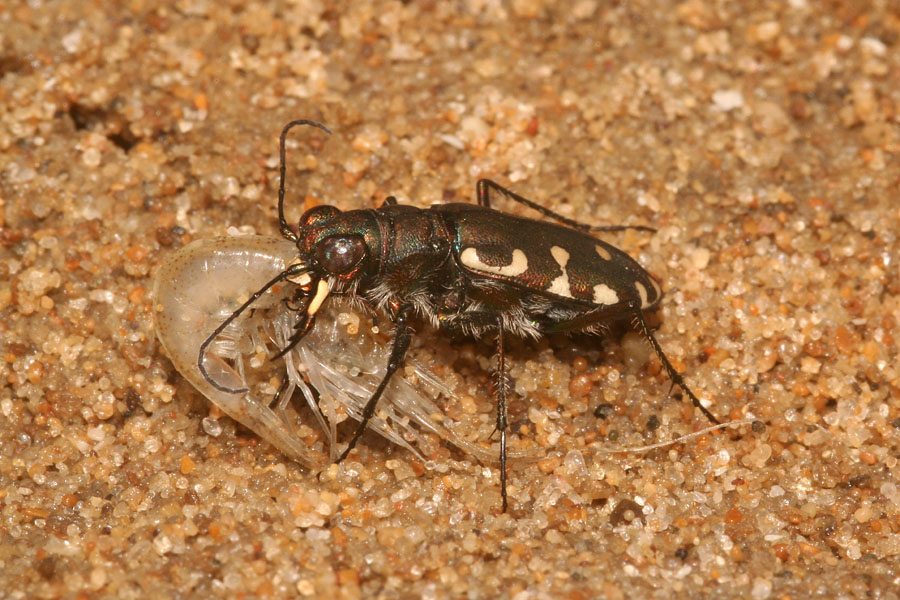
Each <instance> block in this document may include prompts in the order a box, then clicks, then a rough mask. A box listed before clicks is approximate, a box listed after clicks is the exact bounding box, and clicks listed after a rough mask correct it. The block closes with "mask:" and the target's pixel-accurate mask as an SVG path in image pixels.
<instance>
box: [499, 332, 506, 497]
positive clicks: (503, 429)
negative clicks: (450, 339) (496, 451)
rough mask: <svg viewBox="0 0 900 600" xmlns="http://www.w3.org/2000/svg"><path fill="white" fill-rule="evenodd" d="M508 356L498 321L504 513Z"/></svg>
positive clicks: (501, 467)
mask: <svg viewBox="0 0 900 600" xmlns="http://www.w3.org/2000/svg"><path fill="white" fill-rule="evenodd" d="M507 384H508V381H507V379H506V355H505V354H504V351H503V324H502V322H501V321H500V320H499V319H498V320H497V431H499V432H500V497H501V498H502V499H503V512H506V508H507V506H508V502H507V497H506V426H507V422H506V390H507Z"/></svg>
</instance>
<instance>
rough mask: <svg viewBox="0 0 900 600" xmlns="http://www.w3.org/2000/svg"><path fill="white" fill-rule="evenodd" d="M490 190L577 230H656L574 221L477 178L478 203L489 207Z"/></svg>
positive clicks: (653, 231)
mask: <svg viewBox="0 0 900 600" xmlns="http://www.w3.org/2000/svg"><path fill="white" fill-rule="evenodd" d="M491 190H494V191H495V192H497V193H499V194H502V195H503V196H506V197H507V198H509V199H510V200H513V201H514V202H518V203H519V204H522V205H524V206H527V207H528V208H530V209H532V210H536V211H537V212H539V213H541V214H542V215H544V216H546V217H550V218H551V219H553V220H554V221H559V222H560V223H563V224H565V225H568V226H569V227H571V228H573V229H578V230H579V231H586V232H590V231H624V230H626V229H636V230H638V231H649V232H650V233H656V230H655V229H653V228H652V227H647V226H645V225H588V224H587V223H582V222H581V221H576V220H575V219H570V218H569V217H564V216H562V215H561V214H559V213H558V212H555V211H552V210H550V209H549V208H547V207H545V206H541V205H540V204H538V203H537V202H533V201H532V200H529V199H528V198H524V197H522V196H520V195H519V194H517V193H515V192H514V191H512V190H510V189H507V188H505V187H503V186H502V185H500V184H499V183H497V182H496V181H492V180H490V179H479V180H478V183H477V184H475V193H476V195H477V196H478V204H480V205H481V206H484V207H485V208H490V207H491V197H490V196H491V194H490V192H491Z"/></svg>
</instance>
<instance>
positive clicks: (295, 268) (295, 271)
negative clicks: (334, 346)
mask: <svg viewBox="0 0 900 600" xmlns="http://www.w3.org/2000/svg"><path fill="white" fill-rule="evenodd" d="M282 139H284V138H282ZM306 268H307V266H306V265H304V264H299V263H298V264H293V265H291V266H290V267H288V268H287V269H285V270H284V271H282V272H281V273H279V274H278V275H276V276H275V277H273V278H272V279H271V280H269V282H268V283H266V285H264V286H262V287H261V288H259V289H258V290H257V291H256V292H254V293H253V295H252V296H250V298H249V299H248V300H247V301H246V302H244V303H243V304H241V305H240V306H239V307H238V309H237V310H236V311H234V312H233V313H231V316H229V317H228V318H227V319H225V320H224V321H223V322H222V323H221V324H220V325H219V326H218V327H216V330H215V331H213V332H212V333H211V334H209V337H208V338H206V339H205V340H204V341H203V343H202V344H200V352H199V354H197V368H199V369H200V374H201V375H203V379H205V380H206V381H208V382H209V384H210V385H211V386H213V387H214V388H216V389H217V390H219V391H220V392H225V393H226V394H243V393H244V392H247V391H249V388H230V387H226V386H224V385H222V384H220V383H219V382H217V381H216V380H214V379H213V378H212V376H211V375H210V374H209V371H207V370H206V367H205V366H204V365H203V359H204V358H205V357H206V351H207V350H208V349H209V346H210V345H211V344H212V343H213V341H215V339H216V338H217V337H219V334H221V333H222V332H223V331H225V328H226V327H228V326H229V325H230V324H231V322H232V321H234V320H235V319H237V318H238V317H239V316H241V313H243V312H244V311H245V310H247V307H249V306H250V305H251V304H253V303H254V302H256V301H257V300H259V298H260V296H262V295H263V294H265V293H266V292H267V291H268V290H269V288H271V287H272V286H273V285H275V284H276V283H278V282H279V281H284V280H285V279H288V278H289V277H293V276H294V275H299V274H301V273H303V272H305V271H306Z"/></svg>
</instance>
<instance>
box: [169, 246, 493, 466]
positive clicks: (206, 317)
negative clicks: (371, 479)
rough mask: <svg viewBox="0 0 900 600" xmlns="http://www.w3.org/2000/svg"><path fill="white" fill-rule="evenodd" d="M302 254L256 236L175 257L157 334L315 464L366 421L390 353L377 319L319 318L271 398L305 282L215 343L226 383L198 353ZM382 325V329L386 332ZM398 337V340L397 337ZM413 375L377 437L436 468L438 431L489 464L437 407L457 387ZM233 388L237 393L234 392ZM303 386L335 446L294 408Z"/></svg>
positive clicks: (258, 305)
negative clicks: (349, 426)
mask: <svg viewBox="0 0 900 600" xmlns="http://www.w3.org/2000/svg"><path fill="white" fill-rule="evenodd" d="M296 255H297V248H296V246H295V245H294V244H292V243H290V242H288V241H286V240H283V239H280V238H266V237H262V236H255V235H242V236H231V237H218V238H211V239H205V240H197V241H195V242H192V243H191V244H189V245H187V246H185V247H184V248H182V249H180V250H178V251H176V252H174V253H173V254H171V255H170V256H168V257H167V259H166V260H165V262H164V263H163V265H162V266H161V267H160V269H159V271H158V272H157V275H156V281H155V285H154V298H155V306H156V310H155V320H156V330H157V335H158V337H159V339H160V341H161V343H162V345H163V347H164V348H165V349H166V353H167V354H168V355H169V357H170V358H171V360H172V362H173V364H174V365H175V367H176V369H177V370H178V371H179V372H180V373H181V374H182V375H183V376H184V377H185V378H186V379H187V380H188V381H189V382H190V383H191V384H193V385H194V386H195V387H196V388H197V389H198V390H199V391H200V392H201V393H203V394H204V395H205V396H206V397H207V398H208V399H209V400H211V401H212V402H213V403H214V404H216V405H217V406H218V407H219V408H221V409H222V411H223V412H225V413H226V414H228V415H229V416H231V417H232V418H233V419H235V420H236V421H238V422H240V423H242V424H243V425H245V426H246V427H248V428H249V429H251V430H252V431H254V432H255V433H256V434H257V435H259V436H260V437H261V438H262V439H264V440H266V441H268V442H270V443H272V444H273V445H274V446H276V447H277V448H278V449H279V450H281V451H282V452H284V453H285V455H287V456H289V457H290V458H292V459H294V460H296V461H298V462H299V463H301V464H303V465H304V466H307V467H312V468H320V467H322V466H324V465H325V464H327V458H326V456H325V452H326V451H327V452H328V455H329V456H330V457H331V460H334V458H336V456H337V454H336V448H335V446H334V440H335V429H336V426H337V424H338V423H339V422H341V421H342V420H343V419H345V418H347V417H348V416H349V417H351V418H354V419H357V420H358V419H360V418H361V413H362V411H363V408H364V407H365V405H366V402H367V401H368V400H369V398H370V397H371V395H372V394H373V393H374V391H375V389H376V387H377V386H378V384H379V382H380V381H381V379H382V377H383V372H384V369H385V364H386V362H387V356H388V354H389V352H390V350H389V347H388V346H387V345H386V344H385V343H384V342H383V339H381V338H383V337H384V335H383V333H379V334H376V333H375V332H374V331H373V329H375V330H376V331H377V328H373V327H372V326H371V320H370V319H369V315H367V314H360V312H359V311H358V310H354V309H353V307H351V306H349V305H348V304H347V303H346V302H340V301H338V302H333V303H329V305H328V306H326V307H324V308H323V309H322V310H321V311H319V313H318V320H317V325H316V328H315V329H314V330H312V331H310V332H309V334H308V335H307V336H306V337H305V338H304V339H303V341H302V343H299V344H297V345H296V346H295V347H294V348H293V349H292V351H290V352H288V353H286V354H285V355H284V359H283V363H284V371H283V374H281V375H282V381H283V382H284V388H283V389H282V390H281V393H280V394H279V398H278V401H277V402H273V401H272V396H273V394H274V393H275V390H276V389H278V381H279V377H278V376H277V375H279V374H277V373H276V371H275V369H274V367H273V363H272V362H270V361H269V360H267V356H269V355H272V354H275V353H276V352H278V351H279V350H280V349H281V348H283V347H285V346H286V345H287V343H288V339H289V338H290V336H291V335H292V334H293V333H294V331H295V329H294V328H295V326H296V325H297V323H298V322H299V320H300V318H301V315H300V314H299V313H298V311H296V310H292V309H291V307H290V306H289V304H288V303H289V301H290V300H291V299H292V298H293V296H294V292H295V289H294V288H295V286H294V284H291V283H288V282H286V283H285V284H284V285H283V286H281V287H276V288H273V289H272V290H270V293H268V294H265V295H263V296H261V297H260V298H259V299H258V300H257V301H256V302H255V303H254V308H253V310H252V311H248V312H247V313H246V314H245V315H243V316H242V317H241V318H238V319H234V320H232V321H231V322H230V323H229V325H228V327H226V328H225V329H224V330H222V332H221V333H220V334H219V335H218V336H217V337H216V339H215V341H214V342H213V343H212V344H211V345H210V346H209V349H208V352H207V353H206V357H205V360H204V365H205V369H206V371H207V373H208V374H209V376H210V377H212V378H215V380H216V382H217V383H218V384H219V385H218V386H215V385H212V384H211V383H210V381H209V380H208V379H207V378H206V377H204V375H203V374H202V373H201V371H200V369H199V367H198V363H197V355H198V352H199V351H200V347H201V345H202V344H203V342H204V341H205V340H206V339H207V338H209V336H210V333H211V332H212V331H213V330H214V329H215V328H216V327H217V326H218V325H219V324H221V323H222V322H223V321H224V320H225V319H227V318H228V316H229V315H231V314H232V313H233V312H234V311H235V309H236V308H237V307H238V306H240V304H241V303H242V302H244V301H246V299H247V298H249V297H250V296H251V295H252V294H253V292H255V291H256V290H257V289H258V288H259V287H260V286H261V285H262V284H263V283H265V282H266V281H268V280H270V279H271V278H272V277H273V276H275V275H277V274H278V273H280V272H282V271H283V270H285V268H287V266H288V265H290V264H291V262H292V261H293V260H294V258H295V257H296ZM385 325H388V324H387V323H383V324H382V328H381V329H388V331H387V333H390V330H389V328H386V327H385ZM388 339H389V338H388ZM405 371H407V372H408V375H409V377H407V378H401V377H398V378H395V379H393V380H392V381H391V384H390V386H389V388H388V390H387V392H386V395H385V399H384V400H385V401H384V402H383V403H382V404H381V405H380V406H379V410H378V412H377V414H376V415H375V416H374V417H373V419H372V420H371V423H370V426H371V429H373V430H374V431H376V432H377V433H379V434H380V435H382V436H384V437H385V438H387V439H389V440H390V441H392V442H393V443H395V444H398V445H400V446H403V447H405V448H407V449H408V450H410V451H411V452H412V453H413V454H415V455H417V456H418V457H419V458H420V459H422V460H423V461H425V458H424V457H423V456H422V455H421V453H420V451H419V448H420V447H421V446H423V444H424V438H423V436H424V435H425V434H426V433H433V434H436V435H438V436H439V437H440V438H442V439H444V440H447V441H449V442H450V443H452V444H454V445H456V446H458V447H460V448H461V449H462V450H464V451H466V452H469V453H470V454H473V455H475V456H476V457H478V458H479V459H481V460H489V459H490V457H491V453H490V452H489V451H488V450H487V449H485V448H484V447H483V446H482V445H480V444H477V443H474V442H472V441H469V440H468V439H466V438H464V437H462V436H461V435H458V434H457V429H461V428H460V427H459V426H458V425H457V424H456V423H454V422H453V421H452V420H451V419H448V418H446V417H443V416H442V415H441V411H440V408H439V407H438V406H437V404H436V402H437V401H441V402H456V401H457V399H456V397H455V394H454V391H453V390H452V389H451V387H450V386H449V385H447V384H445V383H444V382H443V381H442V380H441V379H440V378H439V377H437V376H436V375H435V374H434V373H433V372H432V371H431V370H429V369H428V368H426V367H425V366H424V365H422V364H421V363H418V362H417V361H414V360H410V361H408V364H407V365H406V368H405ZM226 386H227V387H229V388H231V389H234V390H239V391H236V392H232V391H228V390H223V389H222V388H223V387H226ZM295 389H299V391H300V392H301V393H302V395H303V396H304V397H305V399H306V402H307V405H308V407H309V409H308V411H304V412H303V415H302V416H306V417H307V419H306V421H309V418H308V416H309V414H312V415H313V418H314V419H315V421H316V425H318V426H319V427H320V428H321V430H322V431H323V432H324V437H325V441H326V442H327V444H328V447H327V448H323V447H322V444H317V445H313V446H312V447H310V446H309V445H308V443H307V441H305V440H309V439H315V438H316V437H318V436H315V435H310V434H311V433H313V431H312V430H310V429H309V427H310V426H311V425H312V423H307V422H306V421H304V420H303V419H302V418H301V415H300V414H298V412H297V411H296V410H295V409H294V406H293V404H292V403H291V402H290V399H291V397H292V396H293V395H294V391H295Z"/></svg>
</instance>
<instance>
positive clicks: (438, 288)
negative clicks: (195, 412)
mask: <svg viewBox="0 0 900 600" xmlns="http://www.w3.org/2000/svg"><path fill="white" fill-rule="evenodd" d="M297 125H307V126H311V127H315V128H318V129H319V130H321V131H324V132H326V133H330V131H329V130H328V129H327V128H326V127H325V126H324V125H321V124H319V123H316V122H313V121H307V120H300V121H293V122H291V123H288V124H287V125H286V126H285V128H284V129H283V131H282V132H281V145H280V151H281V183H280V186H279V190H278V218H279V223H280V225H281V234H282V236H284V237H285V239H287V240H289V241H290V242H292V243H293V244H294V245H295V246H296V254H295V257H294V259H293V261H292V262H291V264H290V265H288V266H286V267H285V269H284V270H283V271H281V272H280V273H279V274H278V275H276V276H275V277H273V278H272V279H270V280H269V281H268V282H267V283H265V285H263V286H261V287H260V289H259V290H258V291H257V292H256V293H254V294H253V295H252V296H251V297H250V298H249V299H248V300H247V301H246V302H245V303H244V304H243V305H242V306H241V307H240V308H238V309H237V310H236V311H235V312H234V313H233V314H232V315H231V316H230V317H228V318H227V319H226V320H225V321H223V322H222V324H221V325H220V326H219V327H218V328H217V329H216V331H214V332H213V333H212V334H211V335H210V336H209V338H207V339H206V341H205V342H204V343H203V344H202V346H201V348H200V351H199V353H198V357H197V364H198V369H199V371H200V372H201V373H202V374H203V377H204V378H205V379H206V381H207V383H208V384H210V385H211V386H213V387H215V388H216V389H218V390H220V391H222V392H225V393H231V394H236V393H240V392H242V391H244V390H243V389H242V388H239V387H237V386H236V385H235V384H234V383H233V382H232V381H230V380H228V379H224V378H221V377H220V376H219V375H218V374H217V371H216V370H215V368H214V364H211V362H210V359H209V358H208V357H207V350H208V349H209V348H210V347H211V346H212V345H213V343H214V342H215V340H216V339H217V338H218V336H219V334H220V333H222V332H223V331H224V330H225V329H226V328H227V327H228V326H229V324H230V323H231V322H232V321H233V320H234V319H235V318H237V317H238V316H239V315H241V313H243V312H244V311H245V310H246V309H247V308H248V307H251V306H252V305H254V303H255V302H257V300H259V298H261V297H262V296H263V295H264V294H265V292H266V291H267V290H268V289H270V288H272V287H273V286H277V285H278V284H280V283H281V282H283V281H289V282H292V283H294V284H295V286H296V288H295V290H296V292H295V295H294V298H292V304H293V306H294V307H295V308H296V310H297V312H298V314H299V319H298V321H297V323H296V325H295V327H294V331H293V333H292V334H291V336H290V338H289V339H288V341H287V344H286V345H285V346H284V348H283V349H282V351H281V354H284V353H285V352H288V351H290V349H291V348H293V347H294V345H296V344H297V343H298V342H300V340H302V339H303V338H304V336H306V335H307V334H308V333H309V332H310V331H311V330H312V328H313V326H314V323H315V321H316V318H317V316H318V314H319V311H320V309H321V308H322V306H323V304H324V303H325V301H326V299H327V298H328V297H329V296H331V295H338V296H344V297H349V298H352V299H357V300H359V301H360V302H362V303H363V304H365V305H369V306H373V307H376V308H378V309H380V310H383V311H385V312H386V313H387V314H388V315H389V316H390V319H391V320H392V321H393V323H394V326H395V329H394V338H393V342H392V346H391V351H390V355H389V358H388V362H387V370H386V372H385V374H384V377H383V379H382V380H381V382H380V384H379V385H378V387H377V388H376V389H375V391H374V393H373V394H372V396H371V397H370V398H369V400H368V401H367V402H366V405H365V407H364V408H363V411H362V414H361V420H360V422H359V425H358V427H357V428H356V432H355V433H354V435H353V437H352V438H351V439H350V442H349V444H348V445H347V448H346V449H345V450H344V451H343V453H342V454H341V455H340V457H339V459H338V460H343V459H344V458H346V457H347V455H348V454H349V453H350V451H351V450H352V449H353V448H354V446H355V445H356V443H357V442H358V440H359V438H360V436H361V435H362V433H363V432H364V431H365V429H366V426H367V424H368V423H369V421H370V420H371V418H372V416H373V415H374V414H375V410H376V406H377V405H378V401H379V399H380V398H381V396H382V394H383V393H384V390H385V387H386V386H387V385H388V383H389V382H390V381H391V378H392V376H393V375H394V373H396V372H397V370H398V369H399V368H400V367H401V365H402V364H403V362H404V358H405V356H406V353H407V350H408V349H409V345H410V340H411V337H412V329H411V322H412V321H413V320H414V319H416V318H420V319H424V320H426V321H429V322H430V323H431V324H432V325H434V326H435V327H438V328H440V329H442V330H444V331H446V332H450V333H460V334H465V335H469V336H474V337H479V336H482V335H485V334H493V335H494V336H496V344H497V370H496V373H497V386H496V390H497V391H496V396H497V414H496V429H497V431H498V432H499V437H500V473H501V496H502V501H503V509H504V510H506V508H507V504H508V500H507V489H506V487H507V485H506V484H507V477H506V472H507V469H506V467H507V465H506V456H507V416H506V402H507V394H508V383H507V377H506V364H505V352H504V340H505V338H506V336H508V335H514V336H518V337H524V338H540V337H542V336H545V335H547V334H551V333H567V332H589V333H590V332H597V331H598V330H599V329H602V328H603V326H604V325H606V324H608V323H609V322H610V321H614V320H619V319H630V320H631V321H633V322H634V323H635V325H636V326H637V327H638V329H639V330H640V331H641V333H642V334H643V335H644V336H645V337H646V338H647V340H648V341H649V342H650V344H651V346H652V347H653V349H654V351H655V352H656V354H657V356H658V357H659V360H660V362H661V363H662V366H663V368H664V369H665V370H666V373H667V374H668V376H669V378H670V379H671V381H672V383H673V386H674V385H678V386H679V387H680V388H681V389H682V390H684V392H685V393H686V394H687V396H688V397H689V398H690V399H691V402H692V403H693V404H694V406H696V407H697V408H699V409H700V410H701V411H702V412H703V414H705V415H706V416H707V418H709V419H710V420H712V421H714V422H717V421H716V420H715V418H714V417H713V416H712V414H711V413H710V412H709V411H708V410H707V409H706V408H705V407H704V406H703V405H702V404H701V403H700V400H699V399H698V398H697V397H696V396H695V395H694V393H693V392H692V391H691V390H690V389H689V388H688V386H687V385H686V384H685V382H684V380H683V379H682V377H681V375H679V374H678V373H677V372H676V371H675V369H674V368H673V367H672V364H671V363H670V362H669V359H668V358H667V357H666V355H665V353H664V352H663V350H662V348H661V347H660V345H659V343H658V342H657V341H656V338H655V337H654V336H653V334H652V333H651V331H650V328H649V327H648V326H647V323H646V321H645V319H644V312H645V311H648V310H652V309H654V308H656V307H657V306H658V305H659V302H660V299H661V298H662V290H661V289H660V286H659V284H658V283H657V282H656V280H655V279H654V278H653V277H652V276H651V275H650V274H649V273H648V272H647V271H646V270H644V269H643V268H642V267H641V266H640V265H639V264H638V263H637V262H636V261H635V260H634V259H632V258H631V257H630V256H628V255H627V254H625V253H624V252H622V251H621V250H619V249H617V248H615V247H614V246H612V245H610V244H608V243H606V242H603V241H601V240H599V239H597V238H595V237H593V236H591V235H590V234H589V233H588V232H589V231H591V230H592V228H591V227H589V226H587V225H584V224H582V223H579V222H577V221H573V220H571V219H568V218H565V217H563V216H561V215H558V214H556V213H554V212H552V211H550V210H548V209H546V208H544V207H542V206H540V205H539V204H536V203H534V202H532V201H530V200H527V199H525V198H523V197H522V196H519V195H518V194H516V193H514V192H512V191H510V190H507V189H505V188H503V187H501V186H500V185H498V184H496V183H494V182H493V181H490V180H487V179H482V180H480V181H479V182H478V184H477V186H476V194H477V198H478V203H477V204H474V205H473V204H461V203H453V204H438V205H434V206H431V207H430V208H426V209H420V208H416V207H413V206H404V205H399V204H398V203H397V201H396V199H394V198H393V197H389V198H387V199H386V201H385V202H384V204H383V205H382V206H380V207H379V208H377V209H364V210H350V211H340V210H338V209H337V208H335V207H333V206H316V207H314V208H312V209H310V210H308V211H307V212H306V213H305V214H304V215H303V216H302V217H301V218H300V222H299V224H298V227H297V230H296V232H295V231H294V230H293V229H292V228H291V227H290V226H289V225H288V223H287V221H286V220H285V217H284V191H285V187H284V180H285V138H286V136H287V133H288V131H289V130H290V129H291V128H292V127H295V126H297ZM496 194H500V195H502V196H505V197H506V198H508V199H510V200H513V201H515V202H518V203H521V204H523V205H525V206H528V207H530V208H532V209H534V210H536V211H538V212H540V213H541V214H543V215H545V216H547V217H550V218H552V219H554V220H556V221H558V222H559V223H561V224H555V223H549V222H544V221H536V220H532V219H527V218H522V217H517V216H513V215H509V214H506V213H502V212H499V211H497V210H494V209H492V208H491V199H492V197H493V196H494V195H496ZM621 229H626V227H605V228H594V229H593V230H605V231H611V230H621Z"/></svg>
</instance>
